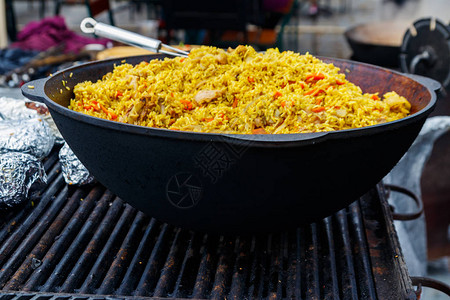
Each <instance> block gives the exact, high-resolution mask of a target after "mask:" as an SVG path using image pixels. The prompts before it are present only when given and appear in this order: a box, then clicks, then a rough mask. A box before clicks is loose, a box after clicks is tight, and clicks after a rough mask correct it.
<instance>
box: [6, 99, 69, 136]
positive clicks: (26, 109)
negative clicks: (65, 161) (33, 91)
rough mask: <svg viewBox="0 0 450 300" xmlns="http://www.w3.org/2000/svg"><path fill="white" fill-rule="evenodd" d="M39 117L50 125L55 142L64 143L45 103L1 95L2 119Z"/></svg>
mask: <svg viewBox="0 0 450 300" xmlns="http://www.w3.org/2000/svg"><path fill="white" fill-rule="evenodd" d="M38 117H40V118H42V119H43V120H44V121H45V122H47V124H48V125H49V126H50V128H51V130H52V133H53V135H54V137H55V142H56V143H58V144H63V143H64V139H63V137H62V136H61V133H60V132H59V130H58V128H57V127H56V124H55V122H54V121H53V119H52V117H51V116H50V113H49V111H48V108H47V106H46V105H45V104H43V103H39V102H34V101H30V100H25V99H14V98H8V97H0V120H23V119H32V118H38Z"/></svg>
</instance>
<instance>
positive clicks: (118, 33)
mask: <svg viewBox="0 0 450 300" xmlns="http://www.w3.org/2000/svg"><path fill="white" fill-rule="evenodd" d="M80 28H81V30H82V31H83V32H84V33H93V34H95V35H98V36H101V37H104V38H108V39H111V40H114V41H117V42H121V43H124V44H127V45H130V46H134V47H139V48H142V49H145V50H150V51H153V52H159V50H160V48H161V44H162V43H161V41H160V40H156V39H152V38H149V37H146V36H142V35H140V34H137V33H134V32H131V31H127V30H124V29H121V28H118V27H114V26H111V25H108V24H104V23H100V22H97V21H95V20H94V19H92V18H85V19H83V21H81V24H80Z"/></svg>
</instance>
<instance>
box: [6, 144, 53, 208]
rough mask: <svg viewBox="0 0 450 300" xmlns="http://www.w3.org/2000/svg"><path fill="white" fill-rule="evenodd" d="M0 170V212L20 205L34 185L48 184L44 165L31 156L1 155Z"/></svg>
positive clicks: (19, 154)
mask: <svg viewBox="0 0 450 300" xmlns="http://www.w3.org/2000/svg"><path fill="white" fill-rule="evenodd" d="M0 170H1V172H0V210H3V209H8V208H13V207H16V206H18V205H20V204H21V203H23V201H24V200H25V199H27V198H28V196H29V195H28V194H29V191H30V189H31V187H32V186H33V185H37V184H45V183H47V175H46V174H45V170H44V165H43V164H42V162H41V161H40V160H39V159H37V158H36V157H34V156H32V155H29V154H25V153H20V152H8V153H3V154H0Z"/></svg>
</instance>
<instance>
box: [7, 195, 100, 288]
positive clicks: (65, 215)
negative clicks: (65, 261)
mask: <svg viewBox="0 0 450 300" xmlns="http://www.w3.org/2000/svg"><path fill="white" fill-rule="evenodd" d="M100 190H101V187H96V188H95V189H93V190H92V191H91V192H90V193H89V195H88V196H87V197H86V199H85V201H83V202H82V204H83V205H81V206H80V207H79V208H80V210H79V211H78V213H77V214H75V215H74V216H73V218H72V220H71V221H70V222H69V224H68V226H67V228H65V230H64V231H62V229H63V228H64V226H65V224H66V221H67V220H68V219H69V218H70V216H71V215H72V214H73V212H74V211H75V210H76V209H77V208H78V206H79V205H80V203H79V196H80V195H81V194H82V191H81V190H79V191H80V192H79V193H78V192H76V193H74V195H73V196H72V197H71V199H70V200H69V205H66V206H65V207H64V208H63V209H62V210H61V212H60V214H59V215H58V216H57V217H56V219H55V221H54V222H53V223H52V224H51V226H50V227H49V229H48V230H47V231H46V233H45V234H44V236H43V237H42V238H41V239H40V241H39V243H38V244H37V245H36V247H35V248H34V249H33V251H32V252H31V255H28V257H27V258H26V260H25V262H24V263H23V264H22V266H21V267H20V268H19V269H18V271H17V272H16V274H14V276H13V277H12V279H11V280H10V281H9V282H8V284H7V285H6V286H5V289H10V290H16V289H18V288H19V286H20V285H21V284H23V283H24V281H25V280H26V278H28V276H29V275H30V274H31V272H32V271H33V269H36V268H37V267H39V266H41V264H42V261H44V268H45V267H48V266H49V265H50V264H51V263H52V258H54V256H55V255H58V253H60V252H61V251H63V247H64V242H65V241H67V240H68V239H69V238H71V236H72V232H74V231H76V230H78V229H79V227H80V225H81V222H84V220H85V218H86V216H87V214H88V213H89V211H90V209H92V207H93V206H94V204H95V203H94V201H95V199H97V198H98V197H99V194H100ZM61 232H62V233H61ZM59 233H61V235H59ZM53 240H56V242H55V243H54V244H53V246H52V249H50V251H49V252H47V255H45V257H44V258H45V259H43V258H42V257H43V256H44V254H45V252H46V251H47V250H48V248H49V246H50V245H51V243H52V242H53ZM41 267H42V266H41ZM41 270H44V269H42V268H41ZM37 277H38V276H36V277H34V278H37ZM34 278H33V279H34Z"/></svg>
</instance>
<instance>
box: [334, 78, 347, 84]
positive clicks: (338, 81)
mask: <svg viewBox="0 0 450 300" xmlns="http://www.w3.org/2000/svg"><path fill="white" fill-rule="evenodd" d="M336 84H337V85H343V84H345V82H344V81H340V80H339V79H338V80H336Z"/></svg>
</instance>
